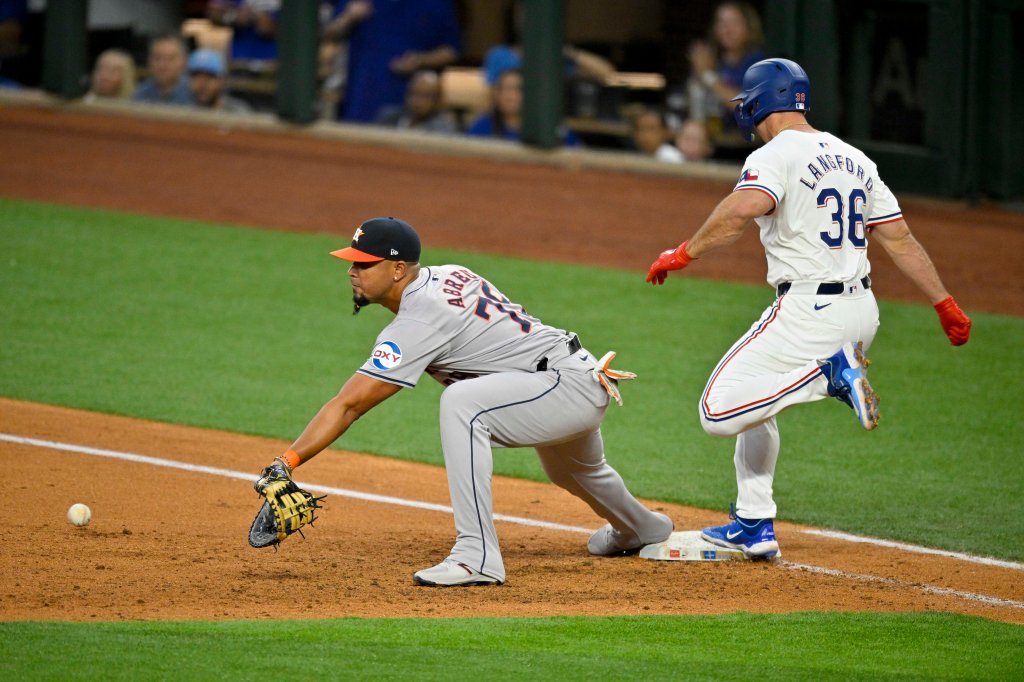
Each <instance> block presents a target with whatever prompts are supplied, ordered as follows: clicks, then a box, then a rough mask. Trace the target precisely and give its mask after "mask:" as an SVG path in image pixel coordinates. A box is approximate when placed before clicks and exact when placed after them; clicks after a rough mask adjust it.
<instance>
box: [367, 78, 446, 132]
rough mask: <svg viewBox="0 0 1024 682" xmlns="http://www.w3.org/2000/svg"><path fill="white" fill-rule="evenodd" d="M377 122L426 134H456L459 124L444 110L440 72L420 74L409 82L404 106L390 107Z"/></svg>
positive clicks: (382, 112)
mask: <svg viewBox="0 0 1024 682" xmlns="http://www.w3.org/2000/svg"><path fill="white" fill-rule="evenodd" d="M377 123H379V124H381V125H386V126H391V127H393V128H400V129H404V130H420V131H423V132H425V133H455V132H458V125H457V124H456V122H455V117H454V116H453V115H452V113H451V112H450V111H445V110H444V109H443V108H442V96H441V78H440V76H438V75H437V72H436V71H417V72H416V73H414V74H413V76H412V78H411V79H409V88H408V89H407V90H406V93H405V106H404V107H386V108H384V109H383V110H382V111H381V115H380V116H378V117H377Z"/></svg>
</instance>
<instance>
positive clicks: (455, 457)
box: [279, 218, 672, 586]
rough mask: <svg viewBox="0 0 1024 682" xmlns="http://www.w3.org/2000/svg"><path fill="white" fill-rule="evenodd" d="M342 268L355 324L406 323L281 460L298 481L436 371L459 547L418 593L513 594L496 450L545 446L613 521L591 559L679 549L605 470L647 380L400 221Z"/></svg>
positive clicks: (361, 235) (387, 224)
mask: <svg viewBox="0 0 1024 682" xmlns="http://www.w3.org/2000/svg"><path fill="white" fill-rule="evenodd" d="M332 255H334V256H337V257H338V258H341V259H344V260H347V261H350V262H351V263H352V265H351V267H350V268H349V270H348V274H349V278H350V280H351V283H352V290H353V298H354V300H355V303H356V311H357V312H358V310H359V308H360V307H361V306H364V305H367V304H370V303H379V304H380V305H383V306H384V307H385V308H387V309H389V310H390V311H391V312H393V313H395V319H394V320H393V321H392V322H391V323H390V324H389V325H388V326H387V327H385V328H384V330H383V331H381V333H380V335H379V336H378V337H377V343H376V345H375V346H374V348H373V350H372V352H371V354H370V357H369V358H368V359H367V361H366V362H365V363H364V364H363V366H362V367H360V368H359V369H358V370H357V371H356V372H355V374H353V376H352V377H351V378H350V379H349V380H348V381H347V382H346V383H345V385H344V386H343V387H342V389H341V391H340V392H339V393H338V395H337V396H336V397H335V398H333V399H332V400H330V401H329V402H327V403H326V404H325V405H324V406H323V408H321V410H320V412H319V413H318V414H317V415H316V416H315V417H314V418H313V420H312V421H311V422H310V423H309V425H308V426H307V427H306V429H305V430H304V431H303V433H302V435H300V436H299V438H298V440H296V441H295V442H294V443H293V444H292V446H291V448H290V449H289V450H288V451H287V452H286V453H285V454H284V455H283V456H282V457H280V458H279V461H280V462H282V463H283V464H284V465H285V466H287V467H288V468H289V471H290V470H291V469H294V468H295V467H296V466H298V465H299V464H301V463H302V462H304V461H306V460H308V459H309V458H311V457H313V456H315V455H316V454H317V453H319V452H320V451H321V450H323V449H324V448H326V447H327V446H329V445H330V444H331V443H333V442H334V441H335V440H337V439H338V437H340V436H341V435H342V434H343V433H345V431H346V430H347V429H348V428H349V426H351V425H352V423H353V422H354V421H355V420H356V419H358V418H359V417H360V416H362V415H363V414H365V413H366V412H367V411H368V410H370V409H371V408H373V407H374V406H375V405H377V404H378V403H380V402H381V401H383V400H385V399H387V398H389V397H390V396H392V395H394V394H395V393H397V392H398V391H399V390H401V389H402V388H413V387H415V386H416V384H417V382H418V381H419V379H420V377H421V376H422V375H423V373H424V372H426V373H427V374H430V375H431V376H432V377H433V378H434V379H436V380H437V381H439V382H441V383H442V384H444V385H445V386H446V388H445V389H444V391H443V393H442V394H441V409H440V419H441V445H442V448H443V450H444V459H445V467H446V469H447V473H448V485H449V490H450V493H451V501H452V508H453V509H454V513H455V530H456V539H455V546H454V547H453V548H452V550H451V552H450V553H449V554H448V556H447V558H445V559H444V560H443V561H442V562H441V563H439V564H437V565H436V566H433V567H431V568H427V569H424V570H421V571H418V572H416V573H415V574H414V576H413V578H414V580H415V582H416V583H417V584H419V585H427V586H448V585H500V584H501V583H502V582H504V580H505V566H504V563H503V562H502V557H501V550H500V548H499V545H498V534H497V531H496V529H495V527H494V516H493V503H492V499H491V471H492V468H493V465H492V453H491V449H492V448H493V447H495V446H497V447H535V448H536V450H537V455H538V456H539V457H540V461H541V464H542V465H543V467H544V471H545V472H546V473H547V475H548V476H549V477H550V478H551V480H552V481H553V482H554V483H556V484H557V485H559V486H561V487H562V488H565V489H566V490H568V491H569V492H571V493H572V494H573V495H576V496H577V497H579V498H580V499H582V500H584V501H585V502H586V503H587V504H588V505H590V507H591V508H592V509H593V510H594V511H595V512H596V513H597V514H598V515H599V516H601V517H603V518H604V519H606V520H607V521H608V524H607V525H605V526H604V527H602V528H600V529H598V530H597V531H596V532H595V533H594V534H593V535H592V536H591V537H590V540H589V541H588V543H587V549H588V551H589V552H590V553H591V554H595V555H601V556H614V555H622V554H628V553H632V552H635V551H639V549H640V548H641V547H643V546H644V545H646V544H650V543H654V542H662V541H664V540H665V539H667V538H668V536H669V535H670V534H671V532H672V521H671V520H670V519H669V518H668V517H667V516H665V515H664V514H660V513H657V512H652V511H650V510H648V509H647V508H646V507H644V506H643V505H642V504H640V502H638V501H637V500H636V498H634V497H633V495H631V494H630V492H629V491H628V490H627V489H626V486H625V484H624V483H623V481H622V478H621V477H620V476H619V474H618V473H617V472H616V471H615V470H614V469H612V468H611V467H610V466H609V465H608V463H607V462H606V461H605V458H604V445H603V443H602V440H601V429H600V426H601V421H602V419H603V418H604V414H605V411H606V410H607V408H608V405H609V402H610V400H611V399H612V398H615V399H616V400H617V401H619V402H620V403H621V397H620V395H619V391H618V388H617V382H618V381H619V380H623V379H630V378H633V376H635V375H632V374H631V373H628V372H619V371H616V370H613V369H610V368H609V366H608V364H609V362H610V361H611V359H612V358H613V357H614V353H608V354H607V355H606V356H605V357H604V358H602V359H601V360H598V359H596V358H594V356H593V355H592V354H591V353H590V352H589V351H588V350H587V349H586V348H583V347H582V345H581V343H580V341H579V338H578V337H577V336H576V335H575V334H571V333H569V332H565V331H563V330H561V329H555V328H554V327H549V326H547V325H545V324H543V323H542V322H541V321H540V320H538V319H537V318H535V317H533V316H531V315H529V314H528V313H527V312H526V311H525V310H524V309H523V307H522V306H520V305H519V304H517V303H513V302H512V301H510V300H509V299H508V298H506V297H505V296H504V295H503V294H502V293H501V292H500V291H499V290H498V289H497V288H496V287H495V286H494V285H493V284H491V283H490V282H488V281H487V280H485V279H483V278H482V277H480V276H479V275H477V274H476V273H474V272H472V271H470V270H469V269H467V268H465V267H462V266H460V265H442V266H430V267H427V266H421V265H420V264H419V262H418V261H419V257H420V240H419V236H418V235H417V234H416V231H415V230H414V229H413V228H412V227H411V226H410V225H409V224H408V223H406V222H404V221H402V220H397V219H395V218H374V219H371V220H368V221H366V222H364V223H363V224H362V225H361V226H360V227H359V228H358V229H357V230H356V232H355V235H354V236H353V237H352V243H351V246H349V247H348V248H344V249H340V250H338V251H334V252H332Z"/></svg>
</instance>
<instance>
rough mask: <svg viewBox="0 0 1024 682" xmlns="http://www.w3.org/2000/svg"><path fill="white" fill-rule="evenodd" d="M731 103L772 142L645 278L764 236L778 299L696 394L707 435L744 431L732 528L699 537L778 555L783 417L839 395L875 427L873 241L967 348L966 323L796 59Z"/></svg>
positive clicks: (762, 66)
mask: <svg viewBox="0 0 1024 682" xmlns="http://www.w3.org/2000/svg"><path fill="white" fill-rule="evenodd" d="M734 101H736V102H738V104H737V105H736V120H737V121H738V122H739V124H740V127H741V128H742V129H743V131H744V133H745V134H746V135H747V136H748V139H752V131H756V133H757V135H758V137H760V138H761V139H762V140H764V142H765V144H764V146H763V147H761V148H760V149H757V150H756V151H754V152H753V153H751V154H750V156H748V157H747V160H746V162H745V165H744V167H743V172H742V175H741V176H740V180H739V182H738V183H737V185H736V187H735V190H734V191H733V192H732V193H731V194H730V195H729V196H727V197H726V198H725V199H723V200H722V201H721V202H720V203H719V205H718V206H717V207H716V208H715V210H714V211H713V212H712V213H711V215H710V217H708V219H707V220H706V221H705V223H704V225H703V226H701V228H700V229H699V230H698V231H697V232H696V234H694V235H693V237H691V238H690V239H689V240H687V241H684V242H683V243H682V244H681V245H680V246H679V247H678V248H676V249H670V250H668V251H665V252H663V253H662V254H661V255H660V256H659V257H658V259H657V260H656V261H655V262H654V263H653V264H652V265H651V268H650V271H649V272H648V275H647V281H648V282H651V283H653V284H663V283H664V282H665V278H666V277H667V274H668V272H669V271H671V270H680V269H682V268H684V267H686V266H687V265H688V264H689V263H690V261H691V260H693V259H696V258H700V257H702V256H704V255H705V254H706V253H709V252H711V251H713V250H715V249H717V248H720V247H724V246H726V245H728V244H730V243H732V242H733V241H735V240H736V239H737V238H738V237H739V236H740V234H741V233H742V232H743V230H744V229H746V227H747V226H748V225H749V224H750V223H751V221H754V222H756V223H757V225H758V227H759V228H760V234H761V242H762V244H764V248H765V254H766V256H767V260H768V283H769V284H770V285H771V286H772V287H773V288H774V289H775V290H776V293H777V298H776V299H775V301H774V303H772V305H770V306H769V307H768V309H767V310H765V311H764V313H763V314H762V315H761V318H760V319H759V320H758V321H757V322H755V323H754V324H753V326H751V328H750V329H749V330H748V331H747V332H746V333H745V334H743V336H742V337H740V339H739V340H738V341H737V342H736V343H735V344H733V346H732V348H730V349H729V351H728V352H727V353H726V354H725V355H724V356H723V357H722V359H721V361H720V362H719V363H718V365H717V366H716V367H715V369H714V370H713V371H712V373H711V377H710V378H709V379H708V383H707V386H706V388H705V389H704V392H703V394H702V395H701V397H700V404H699V411H700V420H701V424H702V425H703V427H704V430H705V431H706V432H707V433H709V434H711V435H715V436H736V451H735V457H734V461H735V464H736V484H737V488H738V492H737V497H736V504H735V508H734V510H733V513H732V514H731V515H730V516H731V518H732V521H731V522H730V523H728V524H725V525H723V526H717V527H713V528H705V529H704V531H703V533H702V537H703V538H704V539H705V540H708V541H709V542H712V543H715V544H717V545H720V546H723V547H730V548H735V549H741V550H743V551H744V552H745V553H746V554H747V555H748V556H750V557H765V558H770V557H776V556H779V555H780V552H779V544H778V541H777V539H776V537H775V529H774V526H773V519H774V518H775V515H776V506H775V501H774V499H773V496H772V483H773V479H774V475H775V463H776V460H777V459H778V455H779V431H778V428H777V426H776V423H775V416H776V415H777V414H778V413H779V412H781V411H782V410H784V409H786V408H787V407H789V406H791V405H796V404H799V403H806V402H811V401H815V400H821V399H823V398H826V397H828V396H832V397H835V398H838V399H840V400H841V401H843V402H845V403H846V404H848V405H849V406H850V407H852V408H853V409H854V412H855V414H856V415H857V418H858V420H859V422H860V424H861V425H862V426H863V427H864V428H865V429H869V430H870V429H873V428H875V426H877V424H878V416H879V414H878V402H879V401H878V396H877V395H876V394H875V392H874V391H873V390H872V389H871V386H870V384H869V383H868V380H867V371H866V370H867V366H868V364H869V363H868V361H867V360H866V359H865V357H864V351H866V350H867V349H868V348H869V347H870V346H871V341H872V340H873V339H874V337H875V332H876V331H877V329H878V306H877V305H876V303H875V297H874V294H873V293H872V291H871V278H870V272H871V265H870V263H869V262H868V258H867V247H868V237H869V235H870V237H871V238H872V239H874V240H875V241H877V242H878V243H880V244H881V245H882V247H883V248H884V249H885V250H886V251H887V252H888V253H889V255H890V256H891V257H892V258H893V260H894V261H895V262H896V265H897V266H898V267H899V269H900V270H901V271H902V272H903V273H904V274H905V275H906V276H907V277H909V278H910V279H911V281H913V282H914V283H915V284H916V285H917V286H918V288H920V290H921V291H922V292H923V293H924V295H925V296H927V297H928V299H929V300H930V301H931V302H932V304H933V305H934V306H935V309H936V311H937V312H938V315H939V320H940V323H941V324H942V328H943V329H944V330H945V332H946V335H947V336H948V337H949V340H950V342H951V343H952V344H953V345H955V346H959V345H961V344H964V343H966V342H967V339H968V337H969V335H970V329H971V321H970V319H969V318H968V317H967V316H966V315H965V314H964V313H963V311H961V310H960V308H959V307H958V306H957V304H956V302H955V301H954V300H953V297H952V296H950V295H949V293H948V292H947V291H946V289H945V287H944V286H943V284H942V281H941V280H940V279H939V275H938V273H937V272H936V271H935V267H934V266H933V265H932V263H931V260H930V259H929V258H928V255H927V253H926V252H925V250H924V248H923V247H922V246H921V245H920V244H919V243H918V242H917V240H916V239H914V237H913V235H912V234H911V233H910V229H909V228H908V227H907V223H906V221H905V220H904V219H903V214H902V212H901V211H900V207H899V205H898V204H897V202H896V199H895V197H893V195H892V192H890V191H889V188H888V187H886V185H885V183H884V182H882V179H881V178H880V177H879V175H878V169H877V167H876V166H875V164H874V162H872V161H871V159H869V158H868V157H867V156H865V155H864V153H863V152H861V151H860V150H859V149H857V148H855V147H852V146H850V145H849V144H847V143H845V142H843V141H842V140H840V139H839V138H837V137H835V136H834V135H831V134H829V133H826V132H822V131H819V130H815V129H814V128H813V127H812V126H811V124H810V123H808V122H807V118H806V116H805V114H806V112H807V111H808V110H809V109H810V82H809V80H808V78H807V74H806V73H804V70H803V69H802V68H801V67H800V66H799V65H798V64H796V63H794V62H792V61H789V60H787V59H766V60H763V61H760V62H758V63H756V64H754V65H753V66H751V67H750V68H749V69H748V70H747V72H746V74H745V75H744V78H743V91H742V92H741V93H740V94H739V95H738V96H737V97H736V98H735V100H734Z"/></svg>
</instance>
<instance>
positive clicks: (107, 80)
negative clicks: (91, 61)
mask: <svg viewBox="0 0 1024 682" xmlns="http://www.w3.org/2000/svg"><path fill="white" fill-rule="evenodd" d="M134 91H135V62H134V61H132V56H131V55H130V54H128V53H127V52H125V51H124V50H118V49H116V48H111V49H109V50H104V51H103V52H101V53H100V56H99V57H97V58H96V64H95V66H93V69H92V79H91V80H90V83H89V92H87V93H86V95H85V98H84V99H85V101H86V102H96V101H99V100H104V99H107V100H110V99H128V98H129V97H131V96H132V92H134Z"/></svg>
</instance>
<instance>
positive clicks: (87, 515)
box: [68, 502, 92, 526]
mask: <svg viewBox="0 0 1024 682" xmlns="http://www.w3.org/2000/svg"><path fill="white" fill-rule="evenodd" d="M90 519H92V510H91V509H89V507H87V506H86V505H84V504H82V503H81V502H78V503H77V504H73V505H71V506H70V507H68V523H70V524H71V525H72V526H87V525H89V520H90Z"/></svg>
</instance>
